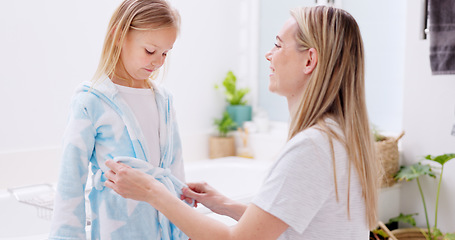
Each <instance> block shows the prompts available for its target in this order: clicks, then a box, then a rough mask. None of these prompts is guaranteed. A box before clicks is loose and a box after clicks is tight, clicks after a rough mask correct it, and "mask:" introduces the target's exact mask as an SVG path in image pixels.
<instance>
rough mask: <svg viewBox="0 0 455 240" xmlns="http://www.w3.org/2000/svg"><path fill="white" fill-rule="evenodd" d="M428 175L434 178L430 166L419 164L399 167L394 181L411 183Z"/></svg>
mask: <svg viewBox="0 0 455 240" xmlns="http://www.w3.org/2000/svg"><path fill="white" fill-rule="evenodd" d="M423 175H428V176H430V177H433V178H435V177H436V175H434V173H433V172H432V171H431V167H430V165H422V164H421V163H420V162H418V163H414V164H413V165H411V166H401V167H400V170H399V171H398V172H397V174H396V175H395V179H396V180H400V181H401V180H406V181H411V180H414V179H416V178H418V177H420V176H423Z"/></svg>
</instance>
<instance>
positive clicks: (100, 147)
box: [49, 78, 188, 240]
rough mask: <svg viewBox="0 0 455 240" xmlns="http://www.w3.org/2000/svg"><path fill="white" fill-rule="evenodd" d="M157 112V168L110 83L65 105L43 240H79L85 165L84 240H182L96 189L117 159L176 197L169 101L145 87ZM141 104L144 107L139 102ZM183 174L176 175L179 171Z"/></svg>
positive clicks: (137, 205) (86, 88)
mask: <svg viewBox="0 0 455 240" xmlns="http://www.w3.org/2000/svg"><path fill="white" fill-rule="evenodd" d="M152 84H153V87H154V94H155V101H156V107H157V110H158V113H159V124H158V125H159V151H160V156H159V158H160V159H159V166H154V165H152V164H151V159H152V156H151V155H152V154H151V150H150V149H149V147H148V146H147V144H146V142H147V141H146V137H145V136H144V133H143V131H142V129H141V127H140V124H139V121H138V119H137V118H136V116H135V114H134V111H133V110H132V109H131V108H130V107H129V105H128V103H127V102H126V101H125V99H123V97H122V96H121V94H119V91H118V87H116V86H115V84H114V83H112V81H110V79H108V78H107V79H105V80H103V81H101V82H98V83H95V84H92V83H91V82H86V83H83V84H82V85H81V86H80V87H79V88H78V90H77V91H76V94H75V96H74V97H73V99H72V103H71V109H70V117H69V122H68V126H67V129H66V131H65V134H64V143H63V153H62V154H63V156H62V162H61V171H60V177H59V181H58V186H57V192H56V197H55V204H54V216H53V220H52V227H51V233H50V237H49V239H86V231H85V226H86V208H85V207H86V206H85V200H84V196H85V187H86V186H85V184H86V180H87V177H88V171H89V170H88V167H89V164H90V163H91V171H92V172H93V174H94V175H93V188H92V189H91V191H90V195H89V199H90V206H91V239H92V240H97V239H103V240H109V239H150V240H155V239H169V240H171V239H178V240H181V239H188V237H186V235H185V234H184V233H183V232H181V231H180V229H178V228H177V227H176V226H175V225H173V224H172V223H171V222H170V221H169V220H168V219H167V218H166V217H165V216H164V215H162V214H161V213H159V212H158V211H157V210H156V209H154V208H153V207H152V206H150V205H149V204H147V203H145V202H140V201H135V200H131V199H125V198H123V197H121V196H120V195H118V194H117V193H115V192H114V191H113V190H112V189H109V188H106V187H104V182H105V181H106V180H107V179H106V177H104V172H105V171H108V170H109V168H107V167H106V165H105V164H104V163H105V161H106V160H108V159H114V160H118V161H122V162H124V163H125V164H128V165H130V166H131V167H133V168H138V169H140V170H142V171H144V172H146V173H148V174H150V175H152V176H154V177H155V178H156V179H157V180H158V181H160V182H162V183H163V184H164V185H165V186H166V187H167V188H168V190H169V191H170V192H172V193H174V195H175V196H177V197H179V194H181V188H182V186H183V183H182V182H181V181H180V180H179V179H177V178H176V177H175V176H174V175H173V172H172V168H173V167H174V166H180V167H181V168H183V165H182V162H183V160H182V154H181V150H182V148H181V143H180V137H179V133H178V127H177V122H176V119H175V113H174V108H173V103H172V97H171V95H170V94H169V93H168V92H167V91H166V90H165V89H164V88H161V87H159V86H157V85H156V84H154V83H152ZM144 104H146V103H144ZM180 172H183V169H182V170H180Z"/></svg>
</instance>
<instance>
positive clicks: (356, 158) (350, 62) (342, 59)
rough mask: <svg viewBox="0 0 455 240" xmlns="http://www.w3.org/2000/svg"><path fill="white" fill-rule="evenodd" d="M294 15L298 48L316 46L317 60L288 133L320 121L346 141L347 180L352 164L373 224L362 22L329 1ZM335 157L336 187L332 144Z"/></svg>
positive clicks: (374, 184)
mask: <svg viewBox="0 0 455 240" xmlns="http://www.w3.org/2000/svg"><path fill="white" fill-rule="evenodd" d="M291 15H292V16H293V17H294V18H295V20H296V21H297V24H298V28H299V29H298V32H297V36H296V39H297V43H298V46H299V50H306V49H309V48H314V49H316V51H317V53H318V63H317V66H316V68H315V69H314V71H313V73H312V75H311V76H310V79H309V81H308V85H307V87H306V89H305V92H304V93H303V95H302V98H301V100H300V103H299V106H298V110H297V111H296V113H295V115H294V116H293V117H292V121H291V126H290V131H289V138H292V137H294V136H295V135H296V134H297V133H299V132H301V131H303V130H305V129H307V128H309V127H312V126H318V127H319V128H321V129H322V130H323V131H325V132H326V133H327V134H328V136H329V138H330V139H333V138H334V139H337V140H340V141H341V142H343V143H344V146H345V148H346V151H347V154H348V158H349V185H350V180H351V168H352V167H353V168H354V169H355V172H356V173H357V174H358V176H359V179H360V184H361V186H362V189H363V197H364V200H365V209H366V218H367V222H368V224H369V226H370V228H374V227H376V218H377V212H376V211H377V210H376V207H377V197H378V192H377V191H378V185H379V181H378V176H377V175H378V174H377V171H378V169H379V168H378V161H377V160H376V157H375V153H374V145H373V138H372V134H371V131H370V125H369V120H368V114H367V108H366V103H365V73H364V71H365V70H364V68H365V63H364V50H363V42H362V37H361V35H360V30H359V27H358V25H357V22H356V21H355V19H354V18H353V17H352V16H351V15H350V14H349V13H347V12H346V11H344V10H342V9H337V8H332V7H327V6H316V7H306V8H297V9H294V10H292V11H291ZM326 117H332V118H333V119H334V120H335V121H337V122H338V124H339V126H340V128H341V130H342V132H343V134H344V137H341V136H339V135H337V134H336V133H335V132H334V131H332V130H331V129H330V128H329V127H328V126H327V124H326V123H325V121H324V119H325V118H326ZM330 142H331V143H332V140H330ZM332 161H333V163H334V168H333V173H334V181H335V188H336V191H337V184H336V183H337V179H336V171H335V159H334V156H333V145H332ZM349 189H350V187H348V213H349ZM336 193H337V198H338V192H336Z"/></svg>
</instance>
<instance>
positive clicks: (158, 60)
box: [152, 55, 166, 66]
mask: <svg viewBox="0 0 455 240" xmlns="http://www.w3.org/2000/svg"><path fill="white" fill-rule="evenodd" d="M165 60H166V55H160V56H157V57H155V58H153V59H152V64H153V65H155V66H162V65H163V64H164V61H165Z"/></svg>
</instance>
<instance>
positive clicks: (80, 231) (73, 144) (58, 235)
mask: <svg viewBox="0 0 455 240" xmlns="http://www.w3.org/2000/svg"><path fill="white" fill-rule="evenodd" d="M83 96H84V94H83V93H79V94H78V95H76V96H75V97H74V98H73V100H72V103H71V108H70V117H69V122H68V125H67V128H66V130H65V133H64V138H63V139H64V141H63V152H62V161H61V167H60V177H59V181H58V186H57V193H56V197H55V203H54V215H53V219H52V225H51V235H50V238H49V239H86V236H85V224H86V210H85V194H84V192H85V185H86V181H87V175H88V166H89V162H90V159H91V157H92V153H93V148H94V144H95V136H96V130H95V128H94V126H93V123H92V119H91V117H90V116H89V114H88V112H87V108H86V107H85V106H84V104H83V103H82V101H81V100H82V99H81V98H82V97H83Z"/></svg>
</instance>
